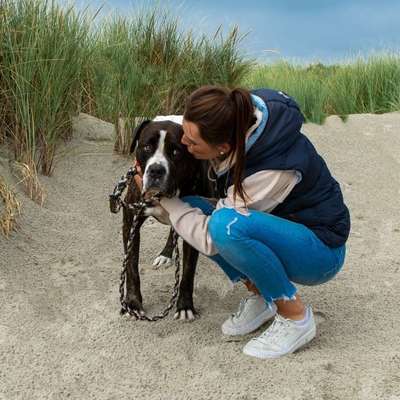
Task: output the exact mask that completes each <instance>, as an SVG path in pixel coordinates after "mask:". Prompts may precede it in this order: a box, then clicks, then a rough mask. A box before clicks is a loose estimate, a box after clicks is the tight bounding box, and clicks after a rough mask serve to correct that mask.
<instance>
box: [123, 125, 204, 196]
mask: <svg viewBox="0 0 400 400" xmlns="http://www.w3.org/2000/svg"><path fill="white" fill-rule="evenodd" d="M182 136H183V129H182V126H181V125H180V124H177V123H174V122H172V121H150V120H146V121H143V122H142V123H141V124H140V125H139V126H137V127H136V128H135V130H134V132H133V138H132V144H131V149H130V152H131V153H133V152H134V151H135V153H136V160H137V162H138V163H139V165H140V168H141V169H142V171H143V190H142V193H143V194H144V195H145V197H147V196H151V195H152V194H155V193H160V194H162V195H163V196H167V197H172V196H175V195H177V194H178V191H181V189H182V186H183V185H185V184H187V183H190V180H191V179H194V176H195V174H196V165H197V161H196V160H195V159H194V158H193V156H192V155H191V154H190V153H189V152H188V151H187V149H186V146H185V145H183V144H182V143H181V138H182Z"/></svg>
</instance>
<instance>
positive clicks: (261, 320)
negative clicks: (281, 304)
mask: <svg viewBox="0 0 400 400" xmlns="http://www.w3.org/2000/svg"><path fill="white" fill-rule="evenodd" d="M273 317H275V313H274V314H271V310H269V309H268V308H267V309H266V310H265V311H263V312H262V313H261V314H260V315H259V316H258V317H257V318H255V319H253V320H252V321H250V322H248V323H247V324H246V325H244V326H242V327H241V329H229V328H222V333H223V334H224V335H227V336H242V335H247V334H248V333H251V332H253V331H255V330H256V329H258V328H259V327H260V326H261V325H263V324H265V323H266V322H267V321H269V320H270V319H271V318H273Z"/></svg>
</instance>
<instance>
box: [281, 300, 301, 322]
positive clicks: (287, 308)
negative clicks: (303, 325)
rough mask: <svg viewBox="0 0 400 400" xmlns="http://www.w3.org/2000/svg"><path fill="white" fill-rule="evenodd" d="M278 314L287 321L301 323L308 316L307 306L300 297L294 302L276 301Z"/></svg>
mask: <svg viewBox="0 0 400 400" xmlns="http://www.w3.org/2000/svg"><path fill="white" fill-rule="evenodd" d="M275 304H276V305H277V307H278V314H279V315H281V316H282V317H284V318H286V319H293V320H295V321H300V320H302V319H304V318H305V316H306V306H305V305H304V304H303V302H302V301H301V299H300V297H299V296H296V297H295V299H294V300H276V301H275Z"/></svg>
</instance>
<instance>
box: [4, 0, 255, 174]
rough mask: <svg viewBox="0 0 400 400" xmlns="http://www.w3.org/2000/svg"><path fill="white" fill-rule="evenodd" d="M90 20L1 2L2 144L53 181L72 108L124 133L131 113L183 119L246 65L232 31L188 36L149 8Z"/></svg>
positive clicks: (38, 5) (34, 2)
mask: <svg viewBox="0 0 400 400" xmlns="http://www.w3.org/2000/svg"><path fill="white" fill-rule="evenodd" d="M95 20H96V15H94V16H91V15H89V12H88V11H83V12H78V11H76V10H75V8H74V7H73V6H69V7H61V6H60V5H59V4H58V3H57V2H56V1H52V0H3V1H2V2H1V7H0V94H1V96H2V99H4V101H2V104H1V106H0V141H4V140H5V138H6V137H7V138H9V139H10V141H11V145H12V147H13V150H14V154H15V159H16V160H17V161H19V162H21V163H23V164H26V165H29V167H30V169H31V170H35V169H38V170H40V172H41V173H42V174H46V175H50V174H51V172H52V169H53V160H54V152H55V149H56V145H57V142H58V141H59V140H61V139H66V138H68V137H69V136H70V135H71V122H70V121H71V115H73V114H76V113H77V112H78V111H86V112H89V113H90V114H92V115H95V116H98V117H100V118H102V119H105V120H107V121H111V122H115V123H117V121H118V120H119V118H120V117H123V118H124V120H125V125H126V132H129V131H130V128H131V125H132V124H133V121H134V117H135V116H136V117H137V116H153V115H155V114H157V113H176V112H181V111H182V108H183V103H184V99H185V97H186V96H187V95H188V94H189V93H190V91H192V90H193V89H194V88H196V87H198V86H200V85H203V84H207V83H215V84H220V85H225V86H236V85H237V84H238V83H239V81H240V80H241V79H243V76H244V75H245V74H246V73H247V72H248V70H249V66H250V65H251V62H249V61H246V60H244V59H243V58H242V57H241V56H240V54H239V51H238V43H239V41H240V36H239V33H238V30H237V29H233V30H231V31H230V32H229V33H228V34H227V35H222V34H221V32H220V30H218V31H217V32H216V34H215V35H214V36H213V37H206V36H203V37H200V38H196V39H195V38H194V37H193V35H192V33H191V32H183V31H182V30H181V29H180V28H179V23H178V19H177V18H175V17H172V16H171V15H170V14H169V13H168V11H165V10H164V9H162V8H154V7H152V8H142V9H138V10H136V12H135V13H134V14H133V15H132V16H128V17H125V16H113V17H111V18H108V19H105V20H101V21H100V23H98V24H97V21H95ZM124 151H126V146H125V148H124Z"/></svg>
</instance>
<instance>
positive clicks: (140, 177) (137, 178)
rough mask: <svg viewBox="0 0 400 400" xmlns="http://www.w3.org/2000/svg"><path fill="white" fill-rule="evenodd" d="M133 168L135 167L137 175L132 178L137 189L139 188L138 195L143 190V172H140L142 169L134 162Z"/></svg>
mask: <svg viewBox="0 0 400 400" xmlns="http://www.w3.org/2000/svg"><path fill="white" fill-rule="evenodd" d="M135 167H136V172H137V174H135V175H134V176H133V179H134V180H135V183H136V185H137V187H138V188H139V190H140V193H142V190H143V172H142V169H141V168H140V166H139V164H138V163H137V162H136V165H135Z"/></svg>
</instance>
